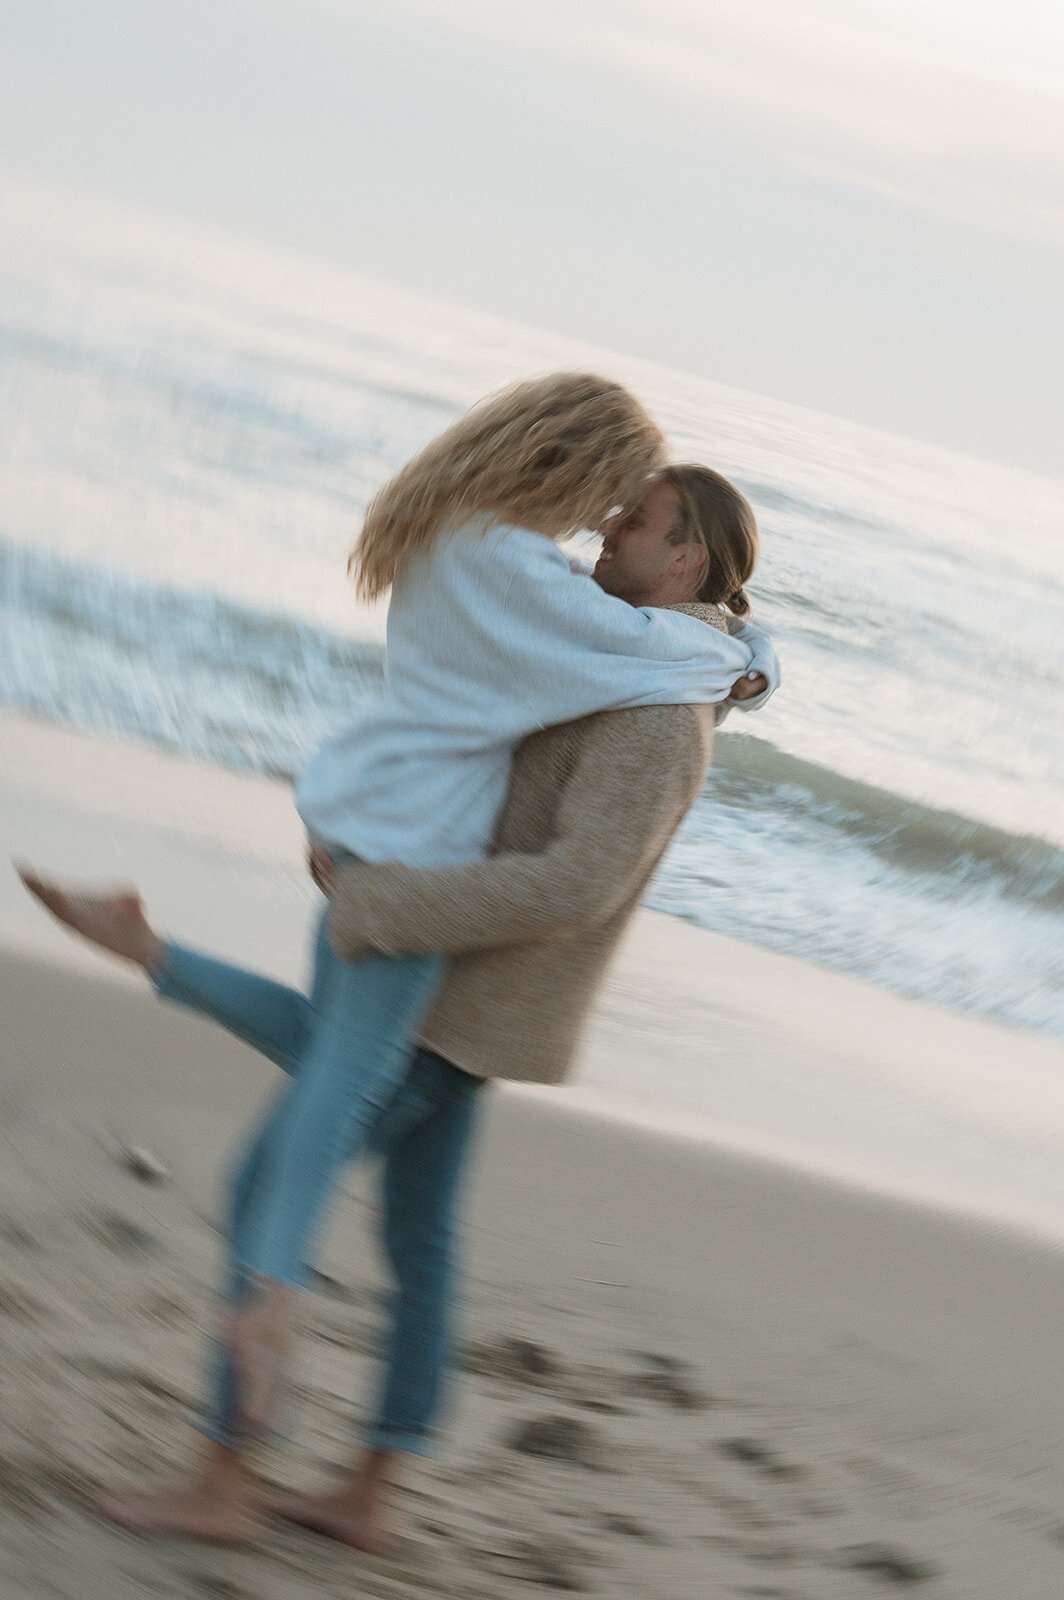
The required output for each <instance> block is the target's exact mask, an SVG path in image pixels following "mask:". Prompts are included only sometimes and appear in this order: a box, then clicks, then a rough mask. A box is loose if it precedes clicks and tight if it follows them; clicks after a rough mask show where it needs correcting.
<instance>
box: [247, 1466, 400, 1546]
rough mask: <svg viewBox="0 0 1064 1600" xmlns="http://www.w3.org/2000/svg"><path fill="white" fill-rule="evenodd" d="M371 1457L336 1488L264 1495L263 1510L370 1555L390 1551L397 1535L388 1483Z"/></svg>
mask: <svg viewBox="0 0 1064 1600" xmlns="http://www.w3.org/2000/svg"><path fill="white" fill-rule="evenodd" d="M384 1459H386V1458H382V1457H371V1458H370V1461H369V1462H368V1463H367V1465H366V1466H364V1467H362V1468H360V1469H359V1470H358V1471H357V1472H353V1473H352V1474H351V1475H350V1477H348V1478H347V1479H345V1481H344V1482H343V1483H342V1484H341V1485H340V1487H339V1488H338V1489H332V1490H329V1491H328V1492H323V1493H319V1494H295V1493H280V1492H279V1493H277V1494H272V1495H270V1496H268V1498H267V1500H266V1507H265V1508H266V1510H267V1511H269V1512H272V1513H273V1515H274V1516H276V1517H283V1518H284V1519H285V1521H286V1522H296V1523H298V1524H299V1526H300V1527H301V1528H311V1529H312V1530H313V1531H314V1532H315V1533H321V1534H324V1535H325V1537H326V1538H327V1539H338V1540H339V1541H340V1543H341V1544H349V1545H352V1546H353V1547H354V1549H356V1550H365V1551H366V1552H367V1554H369V1555H373V1556H388V1555H392V1554H394V1552H395V1550H396V1549H397V1548H398V1546H399V1535H398V1534H397V1533H396V1531H395V1528H394V1526H393V1524H392V1516H391V1506H390V1504H389V1496H388V1490H389V1488H390V1487H391V1485H390V1484H389V1483H388V1481H387V1480H386V1478H385V1475H384V1472H383V1471H382V1470H379V1469H377V1468H375V1466H374V1462H379V1461H382V1460H384Z"/></svg>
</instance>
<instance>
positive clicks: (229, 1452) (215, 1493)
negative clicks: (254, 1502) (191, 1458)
mask: <svg viewBox="0 0 1064 1600" xmlns="http://www.w3.org/2000/svg"><path fill="white" fill-rule="evenodd" d="M197 1476H198V1477H199V1481H200V1484H201V1486H202V1487H203V1489H204V1490H205V1491H206V1492H207V1493H209V1494H210V1495H211V1496H212V1498H215V1499H217V1500H219V1501H223V1502H225V1503H226V1504H234V1503H237V1502H242V1501H244V1500H245V1499H246V1498H247V1493H248V1488H249V1486H250V1483H251V1475H250V1473H249V1472H248V1468H247V1462H246V1460H245V1458H244V1456H243V1454H242V1453H241V1452H240V1451H239V1450H233V1449H231V1448H230V1447H229V1446H228V1445H224V1444H218V1443H217V1442H216V1441H215V1440H213V1439H212V1440H210V1442H209V1443H208V1445H207V1449H206V1452H205V1454H204V1456H203V1458H202V1460H201V1462H200V1465H199V1471H198V1474H197Z"/></svg>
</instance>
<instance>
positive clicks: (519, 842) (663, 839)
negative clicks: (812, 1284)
mask: <svg viewBox="0 0 1064 1600" xmlns="http://www.w3.org/2000/svg"><path fill="white" fill-rule="evenodd" d="M684 610H685V611H687V612H688V613H689V614H690V613H693V614H695V615H699V616H701V617H702V619H703V620H704V621H705V622H707V623H709V624H710V625H711V626H714V627H718V628H723V627H724V626H725V623H724V620H723V618H722V617H721V616H720V613H719V612H717V611H716V609H715V608H710V607H697V608H696V607H692V606H685V607H684ZM714 715H715V708H714V706H712V705H694V704H686V705H653V706H638V707H632V708H628V709H625V710H620V711H604V712H599V713H597V714H595V715H593V716H589V717H583V718H581V719H579V720H577V721H573V722H567V723H564V724H561V725H559V726H555V727H550V728H546V729H543V730H542V731H541V732H538V733H536V734H533V735H532V736H531V737H530V738H528V739H526V740H525V741H524V742H523V743H522V744H521V745H520V746H519V747H518V749H517V751H516V753H515V755H514V759H513V765H512V770H511V775H510V783H509V789H508V792H507V798H506V803H505V806H504V808H503V812H502V815H501V818H500V821H499V824H498V828H497V832H496V837H495V844H494V851H493V854H492V855H491V856H489V857H488V859H486V860H484V861H479V862H474V863H470V864H465V865H461V866H452V867H440V868H434V869H428V870H425V869H420V870H419V869H417V868H413V867H407V866H403V865H399V864H397V863H366V862H357V863H350V864H347V865H345V866H343V867H341V869H340V871H339V872H338V874H337V883H336V888H335V892H334V895H333V906H332V917H331V938H332V943H333V945H334V947H335V949H336V950H337V952H338V953H339V954H340V955H341V956H343V957H344V958H345V959H348V960H354V959H357V958H358V957H359V956H362V955H366V954H368V953H369V952H371V951H379V952H381V953H383V954H386V955H403V954H419V953H429V952H443V953H446V954H448V955H450V956H451V957H452V962H451V966H450V969H449V973H448V977H447V979H446V980H445V984H444V987H443V990H442V992H441V994H440V996H439V999H438V1001H437V1003H436V1005H435V1008H434V1010H433V1012H432V1013H431V1015H430V1017H429V1019H428V1022H427V1023H426V1025H425V1027H424V1030H423V1033H422V1039H421V1042H422V1044H424V1045H425V1046H426V1047H427V1048H428V1049H431V1050H434V1051H436V1052H437V1053H438V1054H439V1055H441V1056H443V1057H444V1058H445V1059H446V1060H448V1061H451V1062H453V1063H454V1065H455V1066H458V1067H461V1068H462V1069H463V1070H464V1071H466V1072H470V1073H473V1074H474V1075H476V1076H478V1077H484V1078H510V1079H517V1080H520V1081H524V1082H532V1083H560V1082H562V1081H563V1080H564V1078H565V1077H566V1075H567V1073H568V1071H569V1068H570V1065H571V1062H572V1059H573V1056H574V1054H575V1051H576V1047H577V1044H578V1042H579V1038H580V1033H581V1030H582V1028H583V1025H584V1023H585V1021H586V1018H587V1015H588V1012H589V1011H590V1008H591V1005H592V1002H593V1000H594V996H595V992H596V990H597V989H598V986H599V984H600V982H601V981H602V978H603V976H604V973H605V970H606V967H607V965H608V963H609V960H610V957H611V955H612V954H613V951H614V949H615V947H616V945H617V942H618V940H619V938H620V936H621V933H622V932H623V930H624V927H625V924H626V923H627V922H628V920H629V918H630V917H631V915H632V912H633V911H634V910H635V908H636V906H637V905H638V903H639V899H640V897H641V895H642V893H643V890H644V889H645V887H646V885H647V882H648V880H649V878H650V876H651V874H652V873H653V871H654V869H655V867H656V866H657V864H658V862H659V860H660V859H661V856H662V854H663V852H664V850H665V848H666V846H667V845H668V843H669V841H670V839H671V838H672V836H673V834H674V832H675V831H676V828H677V827H678V826H679V824H680V822H681V821H682V819H683V817H684V815H685V814H686V812H687V810H688V809H689V807H690V806H691V804H692V802H693V801H694V800H695V799H696V798H697V796H698V794H699V793H700V791H701V789H702V786H703V784H704V782H705V775H706V770H707V768H708V765H709V760H710V755H711V752H712V739H713V727H714Z"/></svg>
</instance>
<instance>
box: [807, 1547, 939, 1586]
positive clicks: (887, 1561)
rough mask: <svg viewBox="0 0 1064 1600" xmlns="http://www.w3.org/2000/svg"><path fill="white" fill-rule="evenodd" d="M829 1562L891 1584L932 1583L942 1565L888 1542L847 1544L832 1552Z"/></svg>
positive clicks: (848, 1570)
mask: <svg viewBox="0 0 1064 1600" xmlns="http://www.w3.org/2000/svg"><path fill="white" fill-rule="evenodd" d="M828 1565H829V1566H832V1567H840V1568H842V1569H843V1571H846V1572H864V1573H867V1574H868V1576H869V1577H871V1578H883V1579H884V1580H885V1581H886V1582H887V1583H895V1584H899V1585H901V1584H916V1583H929V1582H930V1580H931V1579H932V1578H937V1577H938V1576H939V1571H938V1568H937V1567H933V1566H931V1565H930V1563H929V1562H927V1561H921V1560H918V1559H917V1558H916V1557H915V1556H910V1555H907V1554H906V1553H905V1552H904V1551H902V1550H895V1549H892V1548H891V1546H890V1545H885V1544H854V1545H847V1546H846V1547H845V1548H844V1549H842V1550H836V1551H834V1552H833V1553H832V1555H831V1556H830V1558H829V1560H828Z"/></svg>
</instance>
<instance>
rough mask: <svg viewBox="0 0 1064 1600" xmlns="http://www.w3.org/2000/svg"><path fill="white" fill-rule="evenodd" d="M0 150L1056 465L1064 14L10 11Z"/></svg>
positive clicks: (727, 4) (604, 334)
mask: <svg viewBox="0 0 1064 1600" xmlns="http://www.w3.org/2000/svg"><path fill="white" fill-rule="evenodd" d="M0 167H2V168H3V169H4V170H5V171H6V172H7V173H8V174H9V175H11V176H15V177H18V178H22V179H26V178H29V179H35V180H40V181H41V182H43V183H45V184H52V185H56V186H60V187H66V188H76V189H78V190H79V191H81V192H86V193H90V194H93V195H97V196H99V197H101V198H105V199H110V200H119V201H125V202H131V203H133V204H135V205H137V206H140V207H149V208H152V209H154V210H156V211H158V212H162V213H169V214H176V215H179V216H182V217H185V218H191V219H193V220H198V221H200V222H202V223H205V224H208V225H210V226H212V227H221V228H224V229H227V230H229V231H231V232H234V233H238V234H242V235H246V236H250V237H253V238H256V239H259V240H264V241H266V242H270V243H273V244H275V245H277V246H279V247H283V248H284V249H296V250H299V251H302V252H304V253H306V254H308V255H312V256H315V257H319V258H322V259H325V260H328V261H331V262H334V263H336V264H339V265H342V266H348V267H351V268H354V269H357V270H359V271H361V272H369V273H372V274H374V275H376V276H379V277H384V278H388V279H391V280H394V281H396V282H398V283H402V284H405V285H409V286H411V287H414V288H417V289H421V290H426V291H429V292H431V293H436V294H440V295H443V296H445V297H446V298H448V299H451V300H457V301H461V302H464V303H467V304H470V305H473V306H477V307H481V308H484V309H487V310H491V311H495V312H499V313H501V314H503V315H506V316H510V317H513V318H516V319H518V320H520V321H523V322H527V323H531V324H534V325H537V326H541V327H544V328H549V329H553V330H557V331H559V332H563V333H571V334H574V335H576V336H578V337H580V338H584V339H588V340H591V341H594V342H598V343H602V344H605V345H608V346H611V347H613V348H615V349H619V350H624V351H627V352H631V353H633V354H637V355H641V356H646V357H648V358H650V359H652V360H656V361H660V362H663V363H666V364H668V365H672V366H676V367H680V368H683V369H684V370H687V371H692V372H696V373H699V374H701V375H704V376H707V377H710V378H714V379H717V380H719V381H720V382H723V383H727V384H733V385H736V386H738V387H741V388H744V389H748V390H753V391H755V392H758V393H761V394H767V395H771V396H774V397H776V398H780V399H784V400H790V401H793V402H796V403H798V404H801V405H806V406H810V407H812V408H814V409H816V410H821V411H827V412H830V413H833V414H835V415H839V416H844V417H849V418H852V419H853V420H856V421H860V422H865V423H869V424H872V425H873V426H878V427H883V428H887V429H890V430H891V431H893V432H896V433H901V434H904V435H908V436H910V437H914V438H919V439H925V440H928V441H931V442H934V443H939V444H943V445H946V446H950V447H952V448H955V449H960V450H962V451H966V452H968V453H971V454H975V455H980V456H986V457H989V458H991V459H997V460H1002V461H1006V462H1010V463H1012V464H1015V465H1019V466H1026V467H1030V468H1033V469H1035V470H1038V471H1043V472H1049V473H1053V474H1056V475H1064V450H1062V448H1061V441H1062V440H1064V383H1062V381H1061V372H1062V369H1064V361H1062V357H1064V295H1062V293H1061V284H1062V283H1064V7H1062V6H1061V5H1060V4H1059V3H1058V0H1052V3H1050V0H966V3H964V4H963V5H961V4H957V3H953V0H719V3H716V0H580V3H578V0H569V3H563V0H527V3H518V0H94V3H93V4H92V5H91V6H90V5H87V4H85V0H18V3H15V0H0Z"/></svg>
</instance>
